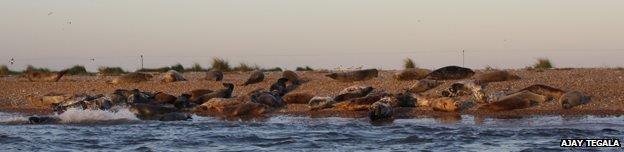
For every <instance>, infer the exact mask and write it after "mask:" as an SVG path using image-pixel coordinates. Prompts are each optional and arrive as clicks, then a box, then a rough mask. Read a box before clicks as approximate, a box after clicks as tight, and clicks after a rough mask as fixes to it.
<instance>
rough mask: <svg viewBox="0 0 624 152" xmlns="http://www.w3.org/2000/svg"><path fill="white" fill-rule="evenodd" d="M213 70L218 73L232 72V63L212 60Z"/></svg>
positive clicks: (216, 59) (217, 59) (218, 59)
mask: <svg viewBox="0 0 624 152" xmlns="http://www.w3.org/2000/svg"><path fill="white" fill-rule="evenodd" d="M211 70H217V71H224V72H225V71H231V70H232V68H231V67H230V63H229V62H228V61H226V60H224V59H221V58H213V59H212V68H211Z"/></svg>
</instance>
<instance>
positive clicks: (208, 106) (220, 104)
mask: <svg viewBox="0 0 624 152" xmlns="http://www.w3.org/2000/svg"><path fill="white" fill-rule="evenodd" d="M241 103H242V102H241V101H240V100H239V99H237V98H212V99H210V100H208V101H207V102H205V103H203V104H201V105H199V106H197V107H195V109H193V112H207V113H218V114H225V112H228V109H227V108H228V107H229V108H230V109H229V111H232V110H233V109H234V108H232V107H233V106H236V105H238V104H241Z"/></svg>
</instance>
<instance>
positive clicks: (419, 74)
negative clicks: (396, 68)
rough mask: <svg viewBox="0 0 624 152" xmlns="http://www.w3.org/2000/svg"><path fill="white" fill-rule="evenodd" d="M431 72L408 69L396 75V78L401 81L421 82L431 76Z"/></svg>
mask: <svg viewBox="0 0 624 152" xmlns="http://www.w3.org/2000/svg"><path fill="white" fill-rule="evenodd" d="M429 72H431V71H429V70H427V69H420V68H408V69H404V70H401V71H400V72H398V73H395V74H394V78H395V79H397V80H399V81H407V80H420V79H424V78H425V77H427V75H429Z"/></svg>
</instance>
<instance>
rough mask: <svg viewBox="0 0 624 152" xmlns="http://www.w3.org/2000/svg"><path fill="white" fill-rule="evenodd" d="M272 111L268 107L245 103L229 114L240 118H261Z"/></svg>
mask: <svg viewBox="0 0 624 152" xmlns="http://www.w3.org/2000/svg"><path fill="white" fill-rule="evenodd" d="M268 111H270V110H269V109H268V108H267V106H266V105H263V104H260V103H255V102H244V103H241V104H238V105H236V106H235V109H234V110H233V111H232V112H231V114H229V115H230V116H239V117H243V116H246V117H249V116H252V117H259V116H262V115H263V114H265V113H267V112H268Z"/></svg>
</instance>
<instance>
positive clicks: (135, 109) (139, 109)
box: [130, 103, 178, 120]
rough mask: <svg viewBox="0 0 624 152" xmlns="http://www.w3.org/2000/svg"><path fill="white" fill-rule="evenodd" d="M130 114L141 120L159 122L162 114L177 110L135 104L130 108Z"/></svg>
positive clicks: (176, 110)
mask: <svg viewBox="0 0 624 152" xmlns="http://www.w3.org/2000/svg"><path fill="white" fill-rule="evenodd" d="M130 112H132V113H134V114H135V115H137V117H139V119H142V120H159V119H160V118H161V116H162V115H163V114H166V113H171V112H178V109H176V108H174V107H166V106H160V105H153V104H145V103H137V104H132V106H130Z"/></svg>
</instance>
